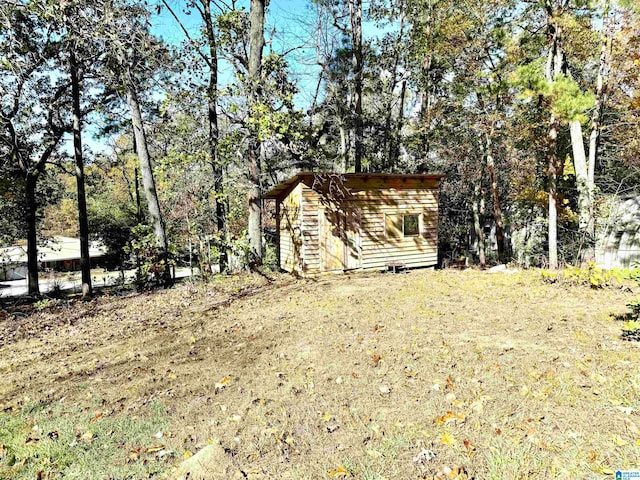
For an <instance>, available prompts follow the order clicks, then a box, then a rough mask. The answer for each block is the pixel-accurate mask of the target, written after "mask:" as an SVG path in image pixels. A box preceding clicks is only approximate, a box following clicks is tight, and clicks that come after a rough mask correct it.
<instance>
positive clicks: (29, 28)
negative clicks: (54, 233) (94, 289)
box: [0, 3, 68, 296]
mask: <svg viewBox="0 0 640 480" xmlns="http://www.w3.org/2000/svg"><path fill="white" fill-rule="evenodd" d="M47 13H48V12H47V6H46V5H40V4H21V3H17V4H13V3H5V4H3V5H0V21H1V22H2V24H3V28H2V33H0V52H1V56H2V57H3V58H4V59H5V61H4V62H1V63H0V97H1V98H2V111H1V112H0V125H1V127H2V130H1V131H0V142H1V144H2V156H1V159H2V164H3V169H5V171H6V170H7V169H8V170H9V171H11V170H13V171H19V172H20V174H21V176H22V179H21V181H22V184H23V187H24V201H25V219H26V224H27V268H28V272H29V274H28V292H29V295H32V296H37V295H39V293H40V289H39V285H38V252H37V241H38V209H39V205H40V202H39V198H38V193H37V187H38V180H39V179H40V178H41V177H42V176H43V175H44V172H45V169H46V165H47V162H49V161H50V160H51V159H52V157H53V156H54V155H55V154H56V152H57V149H58V147H59V144H60V141H61V139H62V137H63V135H64V134H65V132H66V131H67V130H68V123H67V122H65V119H64V118H63V115H64V114H63V112H64V111H65V110H66V106H67V105H68V103H66V102H67V100H68V99H67V97H66V93H67V91H68V84H67V83H66V81H64V80H62V78H63V77H61V76H60V75H58V78H57V79H56V78H55V77H53V76H52V73H53V71H52V68H51V64H52V63H53V64H55V60H56V58H58V57H57V56H58V54H59V47H60V43H59V41H58V40H57V39H56V38H55V35H53V34H52V32H51V31H50V30H49V29H48V28H47V21H46V19H45V17H46V14H47ZM58 73H60V72H58Z"/></svg>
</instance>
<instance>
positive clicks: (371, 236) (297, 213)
mask: <svg viewBox="0 0 640 480" xmlns="http://www.w3.org/2000/svg"><path fill="white" fill-rule="evenodd" d="M442 178H443V175H424V174H422V175H398V174H372V173H348V174H333V173H310V172H303V173H299V174H297V175H295V176H293V177H292V178H290V179H289V180H286V181H285V182H282V183H280V184H279V185H277V186H275V187H274V188H273V189H272V190H271V191H269V192H268V193H267V194H266V195H265V199H273V200H275V202H276V232H277V242H278V246H279V262H280V267H281V268H282V269H283V270H285V271H288V272H291V273H296V274H300V275H308V274H316V273H321V272H330V271H341V270H352V269H378V268H387V267H389V266H403V267H407V268H411V267H428V266H434V265H436V263H437V261H438V189H439V184H440V180H441V179H442Z"/></svg>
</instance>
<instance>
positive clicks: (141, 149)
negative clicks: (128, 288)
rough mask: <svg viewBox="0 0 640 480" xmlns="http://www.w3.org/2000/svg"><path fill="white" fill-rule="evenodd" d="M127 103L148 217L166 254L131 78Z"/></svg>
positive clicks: (157, 202) (158, 207)
mask: <svg viewBox="0 0 640 480" xmlns="http://www.w3.org/2000/svg"><path fill="white" fill-rule="evenodd" d="M127 103H128V105H129V112H130V114H131V123H132V124H133V133H134V135H135V140H136V146H137V150H138V159H139V160H140V174H141V176H142V188H143V190H144V195H145V198H146V199H147V205H148V207H149V215H150V216H151V222H152V224H153V228H154V231H155V234H156V240H157V243H158V246H159V247H160V248H161V249H162V250H163V251H164V252H167V250H168V248H167V237H166V235H165V229H164V221H163V219H162V213H161V212H160V202H159V201H158V193H157V191H156V182H155V180H154V178H153V169H152V167H151V157H150V155H149V147H148V145H147V138H146V135H145V132H144V126H143V124H142V113H141V111H140V104H139V103H138V95H137V92H136V90H135V87H134V85H133V81H132V79H131V78H130V79H129V81H128V84H127Z"/></svg>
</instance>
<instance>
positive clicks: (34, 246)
mask: <svg viewBox="0 0 640 480" xmlns="http://www.w3.org/2000/svg"><path fill="white" fill-rule="evenodd" d="M37 181H38V178H37V176H36V175H33V174H32V173H30V172H27V174H26V178H25V196H26V199H27V215H26V217H27V219H26V220H27V271H28V276H29V280H28V282H29V287H28V289H29V296H31V297H38V296H40V285H39V284H38V229H37V222H38V216H37V213H38V200H37V197H36V184H37Z"/></svg>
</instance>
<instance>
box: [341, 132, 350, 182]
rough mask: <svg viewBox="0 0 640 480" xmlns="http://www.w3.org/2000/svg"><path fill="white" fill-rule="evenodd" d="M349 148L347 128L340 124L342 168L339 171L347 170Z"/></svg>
mask: <svg viewBox="0 0 640 480" xmlns="http://www.w3.org/2000/svg"><path fill="white" fill-rule="evenodd" d="M348 156H349V149H348V148H347V130H346V128H345V127H344V125H342V124H340V162H341V165H340V169H339V171H340V172H342V173H345V172H346V171H347V164H348V161H349V160H348Z"/></svg>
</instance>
